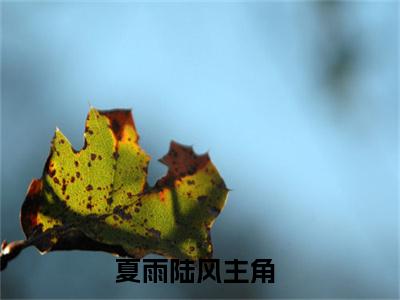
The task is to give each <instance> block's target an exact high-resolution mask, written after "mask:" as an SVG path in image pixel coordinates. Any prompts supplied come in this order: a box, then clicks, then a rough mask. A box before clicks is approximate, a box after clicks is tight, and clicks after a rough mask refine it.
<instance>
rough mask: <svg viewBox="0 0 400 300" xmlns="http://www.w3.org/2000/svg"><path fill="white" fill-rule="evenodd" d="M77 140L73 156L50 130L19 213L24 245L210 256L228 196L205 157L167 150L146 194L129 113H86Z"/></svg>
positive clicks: (143, 158)
mask: <svg viewBox="0 0 400 300" xmlns="http://www.w3.org/2000/svg"><path fill="white" fill-rule="evenodd" d="M84 137H85V144H84V147H83V148H82V149H81V150H80V151H76V150H74V149H73V147H72V146H71V143H70V142H69V141H68V139H67V138H66V137H65V136H64V135H63V134H62V132H61V131H60V130H58V129H57V130H56V132H55V135H54V138H53V141H52V146H51V151H50V154H49V157H48V159H47V162H46V165H45V167H44V171H43V174H42V177H41V178H40V179H34V180H33V181H32V182H31V184H30V186H29V189H28V193H27V196H26V199H25V202H24V203H23V206H22V209H21V214H20V219H21V224H22V228H23V231H24V233H25V235H26V238H27V241H30V242H29V244H33V245H35V246H36V247H37V248H38V249H39V250H40V251H41V252H42V253H46V252H48V251H53V250H74V249H78V250H79V249H80V250H94V251H106V252H110V253H114V254H118V255H122V256H130V257H136V258H138V257H143V256H145V255H146V254H149V253H156V254H160V255H163V256H165V257H168V258H180V259H183V258H188V259H192V260H197V259H199V258H210V257H211V256H212V243H211V238H210V229H211V227H212V225H213V223H214V221H215V219H216V217H217V216H218V215H219V213H220V212H221V210H222V209H223V207H224V205H225V201H226V198H227V194H228V189H227V188H226V186H225V183H224V181H223V179H222V178H221V176H220V175H219V173H218V171H217V169H216V167H215V166H214V165H213V163H212V162H211V161H210V158H209V156H208V154H203V155H197V154H196V153H194V151H193V149H192V148H191V147H188V146H184V145H181V144H178V143H176V142H171V144H170V149H169V152H168V154H167V155H165V156H164V157H163V158H162V159H160V162H162V163H163V164H165V165H167V166H168V172H167V174H166V175H165V176H164V177H163V178H161V179H159V180H158V181H157V183H156V184H155V186H153V187H149V186H148V184H147V168H148V164H149V161H150V157H149V155H147V154H146V153H145V152H144V151H143V149H141V147H140V146H139V144H138V140H139V135H138V134H137V132H136V128H135V125H134V122H133V119H132V115H131V112H130V110H110V111H98V110H96V109H94V108H91V109H90V111H89V114H88V117H87V120H86V128H85V133H84ZM10 245H11V244H10ZM6 246H7V243H5V244H4V245H3V246H2V248H3V249H5V248H6ZM2 252H5V251H3V250H2Z"/></svg>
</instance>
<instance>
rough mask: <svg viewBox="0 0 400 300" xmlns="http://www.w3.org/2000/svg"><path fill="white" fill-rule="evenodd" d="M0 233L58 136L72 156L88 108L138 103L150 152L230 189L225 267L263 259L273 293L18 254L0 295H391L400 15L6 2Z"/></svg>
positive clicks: (303, 7) (218, 252)
mask: <svg viewBox="0 0 400 300" xmlns="http://www.w3.org/2000/svg"><path fill="white" fill-rule="evenodd" d="M1 9H2V14H1V17H2V19H1V38H2V48H1V50H2V52H1V59H2V64H1V72H2V73H1V75H2V78H1V84H2V90H1V92H2V94H1V127H2V128H1V151H2V156H1V171H2V173H1V238H2V239H7V240H16V239H21V238H23V233H22V230H21V228H20V226H19V219H18V217H19V210H20V207H21V204H22V202H23V200H24V196H25V193H26V189H27V187H28V185H29V183H30V181H31V179H32V178H36V177H40V175H41V172H42V169H43V167H44V163H45V160H46V158H47V155H48V152H49V147H50V141H51V138H52V136H53V133H54V130H55V128H56V126H58V127H59V128H60V129H61V130H62V131H63V133H64V134H65V135H66V136H67V137H68V138H69V139H70V141H71V142H72V143H73V145H74V147H75V148H80V147H82V145H83V130H84V121H85V117H86V114H87V112H88V109H89V103H90V104H91V105H93V106H95V107H97V108H100V109H111V108H118V107H122V108H132V109H133V114H134V118H135V122H136V127H137V129H138V131H139V134H140V137H141V139H140V144H141V146H142V147H143V148H144V149H145V150H146V151H147V153H149V154H150V155H151V157H152V158H153V160H152V162H151V164H150V174H149V183H150V184H153V183H154V182H155V181H156V179H157V178H159V177H161V176H162V175H163V174H164V173H165V172H166V168H165V167H164V166H163V165H161V164H160V163H159V162H157V159H158V158H160V157H162V156H163V155H164V154H165V153H166V152H167V150H168V147H169V142H170V140H171V139H173V140H176V141H178V142H180V143H184V144H189V145H194V149H195V150H196V151H197V152H198V153H202V152H205V151H208V150H209V151H210V156H211V159H212V160H213V162H214V163H215V165H216V166H217V167H218V169H219V171H220V173H221V175H222V176H223V178H224V179H225V182H226V184H227V186H228V187H229V188H231V189H232V192H230V194H229V198H228V202H227V205H226V207H225V209H224V210H223V212H222V213H221V215H220V216H219V218H218V219H217V221H216V223H215V225H214V227H213V229H212V238H213V243H214V250H215V251H214V255H215V257H217V258H221V259H233V258H241V259H247V260H249V261H251V260H252V259H255V258H263V257H267V258H272V259H273V262H274V263H275V268H276V280H275V281H276V283H275V284H274V285H268V284H264V285H263V284H253V285H251V284H243V285H240V284H230V285H229V284H224V285H222V284H212V283H211V284H200V285H177V284H176V285H164V284H155V285H145V284H139V285H133V284H120V285H116V284H115V282H114V281H115V276H116V271H117V267H116V263H115V259H114V258H113V257H112V256H111V255H109V254H107V253H93V252H77V251H74V252H55V253H49V254H47V255H44V256H41V255H39V253H38V252H37V251H36V249H34V248H32V249H27V250H26V251H24V252H23V253H22V254H21V255H20V257H18V258H17V259H16V260H15V261H12V262H11V263H10V265H9V267H8V268H7V270H6V271H5V272H2V274H1V294H2V297H18V298H24V297H36V298H45V297H47V298H48V297H51V298H57V297H58V298H60V297H63V298H67V297H80V298H82V297H91V298H94V297H153V298H154V297H160V298H162V297H227V298H231V297H240V298H243V297H318V298H321V297H330V298H333V297H347V298H348V297H372V298H374V297H379V298H383V297H392V298H395V297H397V296H398V282H399V276H398V267H399V265H398V254H399V249H398V240H399V230H398V224H399V223H398V221H399V209H398V208H399V205H398V193H397V189H398V152H397V151H398V148H397V147H398V145H397V141H398V132H397V118H398V99H399V90H398V82H399V69H398V67H399V49H398V42H399V41H398V36H399V30H398V27H399V16H398V11H399V4H398V2H395V1H376V2H374V1H368V2H361V1H358V2H349V1H341V2H318V1H310V2H307V1H304V2H291V1H284V2H261V1H260V2H258V1H255V2H251V3H244V2H243V3H241V2H236V3H233V2H232V3H229V2H219V3H206V2H189V3H186V2H185V3H184V2H174V3H169V2H151V3H140V2H133V1H132V2H120V3H111V2H110V3H106V2H98V3H96V2H85V3H83V2H82V3H79V2H73V3H72V2H69V3H62V2H59V3H53V4H51V3H49V2H36V3H33V2H32V3H30V2H11V1H10V2H4V1H3V2H2V3H1Z"/></svg>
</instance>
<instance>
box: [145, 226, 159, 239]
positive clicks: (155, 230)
mask: <svg viewBox="0 0 400 300" xmlns="http://www.w3.org/2000/svg"><path fill="white" fill-rule="evenodd" d="M146 230H147V231H148V232H149V233H150V234H151V235H152V236H153V237H155V238H157V239H160V237H161V232H160V231H158V230H157V229H154V228H153V227H151V228H148V229H146Z"/></svg>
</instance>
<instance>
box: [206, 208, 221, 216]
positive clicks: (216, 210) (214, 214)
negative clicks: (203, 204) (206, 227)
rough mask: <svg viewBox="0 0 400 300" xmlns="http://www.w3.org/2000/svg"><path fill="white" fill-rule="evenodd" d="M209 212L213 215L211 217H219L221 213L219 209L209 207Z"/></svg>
mask: <svg viewBox="0 0 400 300" xmlns="http://www.w3.org/2000/svg"><path fill="white" fill-rule="evenodd" d="M208 211H209V213H210V214H211V215H213V216H215V217H216V216H218V214H219V213H220V212H221V211H220V210H219V209H218V208H216V207H213V206H212V207H209V208H208Z"/></svg>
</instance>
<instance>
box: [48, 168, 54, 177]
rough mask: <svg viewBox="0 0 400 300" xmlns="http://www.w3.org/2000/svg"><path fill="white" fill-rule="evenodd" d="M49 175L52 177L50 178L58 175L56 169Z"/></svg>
mask: <svg viewBox="0 0 400 300" xmlns="http://www.w3.org/2000/svg"><path fill="white" fill-rule="evenodd" d="M49 175H50V177H53V176H54V175H56V170H55V169H53V170H50V172H49Z"/></svg>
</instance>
